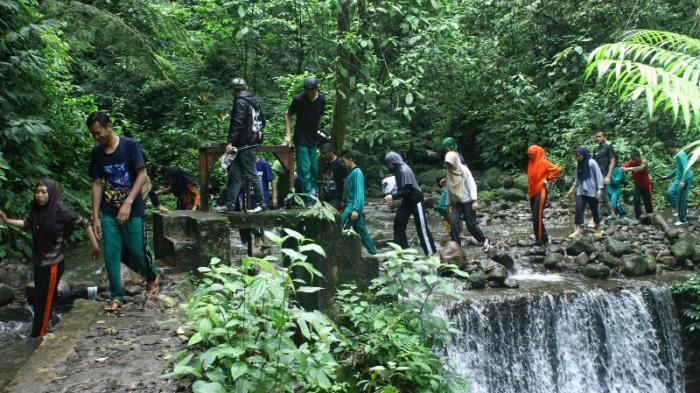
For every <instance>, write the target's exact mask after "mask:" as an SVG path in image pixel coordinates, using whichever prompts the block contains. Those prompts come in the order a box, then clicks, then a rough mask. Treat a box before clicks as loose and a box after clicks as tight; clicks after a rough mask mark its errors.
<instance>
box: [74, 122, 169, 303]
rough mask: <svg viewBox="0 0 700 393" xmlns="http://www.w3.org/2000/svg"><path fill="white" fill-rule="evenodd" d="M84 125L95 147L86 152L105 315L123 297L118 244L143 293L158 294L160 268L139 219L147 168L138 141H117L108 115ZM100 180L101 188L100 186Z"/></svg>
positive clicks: (124, 139)
mask: <svg viewBox="0 0 700 393" xmlns="http://www.w3.org/2000/svg"><path fill="white" fill-rule="evenodd" d="M87 126H88V128H89V130H90V133H91V134H92V136H93V137H94V138H95V139H96V140H97V142H98V144H97V145H95V146H94V147H93V148H92V152H91V153H90V169H89V174H90V177H91V178H92V226H93V228H94V229H95V234H96V235H97V238H98V239H101V240H103V241H104V261H105V267H106V269H107V277H108V278H109V288H110V296H111V301H110V303H109V305H108V306H107V307H105V310H106V311H114V310H116V309H118V308H119V307H120V306H121V304H122V300H123V297H124V293H123V290H122V285H121V260H122V245H125V246H126V247H127V249H128V250H129V260H131V261H133V263H134V264H135V266H130V267H132V268H134V269H135V270H136V271H137V272H138V273H139V274H140V275H141V276H144V277H145V278H146V280H147V285H146V293H147V294H150V295H156V294H158V292H159V291H160V278H159V277H158V269H156V267H155V265H154V264H153V259H152V255H151V254H150V252H149V251H148V245H147V238H146V226H145V223H144V220H143V217H144V211H145V206H146V204H145V202H144V200H143V197H142V196H141V189H142V187H143V184H144V182H145V180H146V176H147V174H146V164H145V162H144V159H143V154H142V152H141V147H140V146H139V144H138V142H136V141H135V140H133V139H131V138H127V137H118V136H117V135H115V134H114V131H113V129H112V121H111V120H110V118H109V114H108V113H107V112H106V111H99V112H94V113H92V114H90V116H89V117H88V119H87ZM103 182H104V186H103Z"/></svg>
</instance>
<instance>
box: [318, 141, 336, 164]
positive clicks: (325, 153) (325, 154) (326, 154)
mask: <svg viewBox="0 0 700 393" xmlns="http://www.w3.org/2000/svg"><path fill="white" fill-rule="evenodd" d="M320 154H321V159H322V160H323V162H331V161H333V160H334V159H335V150H334V149H333V145H332V144H330V143H329V142H326V143H324V144H323V145H321V152H320Z"/></svg>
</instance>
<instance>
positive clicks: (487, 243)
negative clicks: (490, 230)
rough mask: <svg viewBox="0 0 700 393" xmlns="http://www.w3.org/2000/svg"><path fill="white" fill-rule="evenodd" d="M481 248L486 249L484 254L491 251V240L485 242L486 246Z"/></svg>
mask: <svg viewBox="0 0 700 393" xmlns="http://www.w3.org/2000/svg"><path fill="white" fill-rule="evenodd" d="M481 247H482V248H483V249H484V252H489V250H491V242H490V241H489V239H486V240H484V244H483V245H482V246H481Z"/></svg>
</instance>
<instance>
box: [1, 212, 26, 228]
mask: <svg viewBox="0 0 700 393" xmlns="http://www.w3.org/2000/svg"><path fill="white" fill-rule="evenodd" d="M0 222H2V223H5V224H7V225H9V226H13V227H17V228H22V229H24V220H15V219H12V218H9V217H7V214H5V212H3V211H2V210H0Z"/></svg>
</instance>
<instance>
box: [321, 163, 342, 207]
mask: <svg viewBox="0 0 700 393" xmlns="http://www.w3.org/2000/svg"><path fill="white" fill-rule="evenodd" d="M345 175H346V171H345V167H344V166H343V164H341V163H340V158H336V159H335V160H333V161H331V162H328V163H326V162H324V163H322V164H321V196H322V200H324V201H332V200H334V199H341V198H342V197H343V180H344V179H345Z"/></svg>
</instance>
